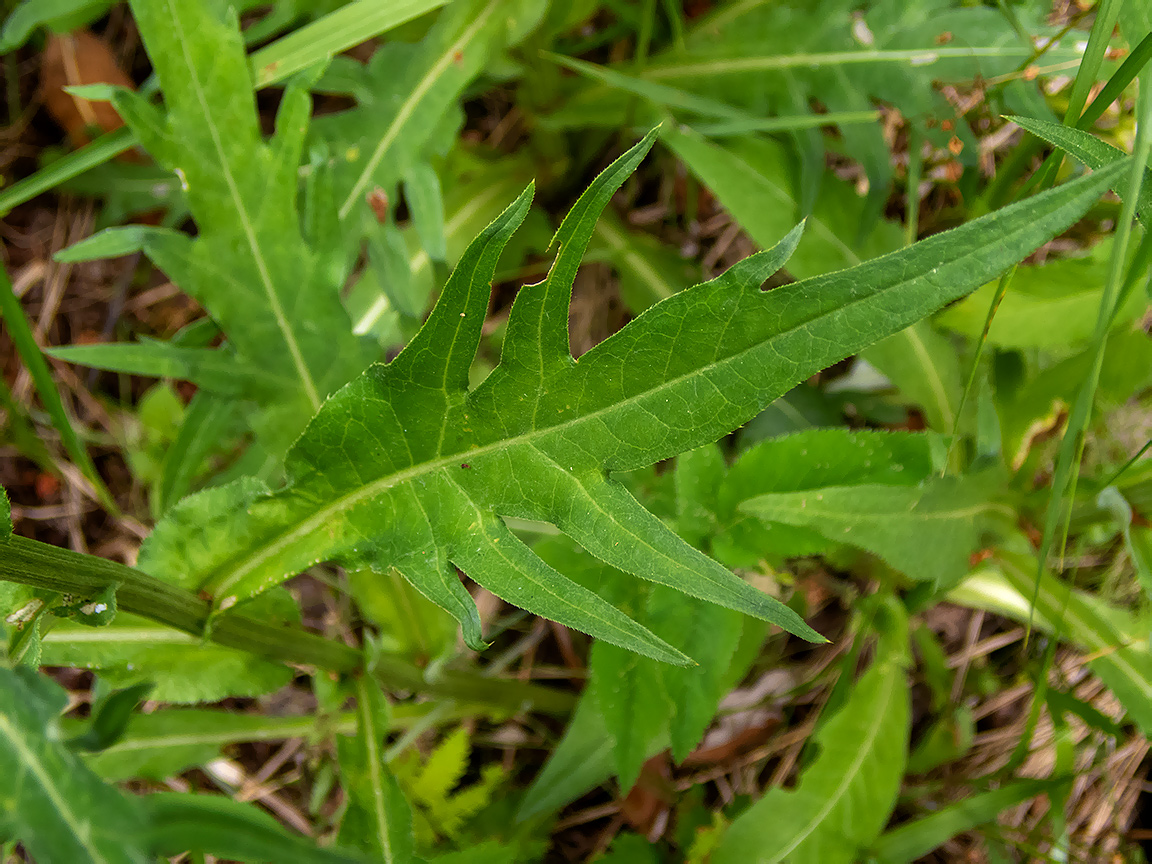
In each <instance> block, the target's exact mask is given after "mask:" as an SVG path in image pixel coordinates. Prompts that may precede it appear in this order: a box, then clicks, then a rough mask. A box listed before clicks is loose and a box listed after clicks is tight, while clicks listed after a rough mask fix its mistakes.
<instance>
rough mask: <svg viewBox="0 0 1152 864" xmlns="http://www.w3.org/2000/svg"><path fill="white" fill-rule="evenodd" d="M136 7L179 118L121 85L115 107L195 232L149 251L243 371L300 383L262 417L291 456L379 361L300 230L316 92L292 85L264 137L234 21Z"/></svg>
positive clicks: (206, 12)
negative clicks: (298, 439)
mask: <svg viewBox="0 0 1152 864" xmlns="http://www.w3.org/2000/svg"><path fill="white" fill-rule="evenodd" d="M132 10H133V14H134V17H135V20H136V22H137V24H138V25H139V27H140V32H141V35H142V36H143V39H144V44H145V47H146V48H147V49H148V52H149V56H150V57H151V59H152V64H153V68H154V69H155V72H156V75H157V77H158V78H159V81H160V84H161V87H162V89H163V92H164V101H165V107H166V109H167V112H168V113H167V115H161V114H160V113H159V111H158V110H157V109H156V108H155V107H154V106H152V105H151V104H150V103H148V102H147V101H145V100H144V99H143V97H141V96H138V95H136V94H134V93H131V92H129V91H125V90H121V91H118V92H117V94H116V97H115V99H114V105H115V107H116V108H117V110H118V111H119V112H120V114H121V116H123V117H124V120H125V122H126V123H127V124H128V126H129V127H131V129H132V131H133V132H134V133H135V135H136V136H137V138H138V140H139V141H140V142H141V144H143V145H144V147H145V148H146V149H147V150H148V152H149V153H150V154H151V155H152V156H153V157H154V158H155V159H156V161H157V162H158V163H160V164H161V165H162V166H164V167H166V168H168V169H169V170H172V171H174V172H175V173H176V175H177V176H178V177H179V179H180V183H181V185H182V187H183V188H184V192H185V196H186V198H187V201H188V205H189V209H190V211H191V213H192V216H193V218H194V219H195V221H196V226H197V235H196V237H195V239H192V238H189V237H187V236H185V235H182V234H179V233H177V232H172V231H160V230H151V231H147V232H146V233H145V236H144V240H143V249H144V252H145V253H146V254H147V255H148V256H149V258H150V259H151V260H152V261H153V263H155V264H156V265H157V266H158V267H161V268H162V269H163V270H164V271H165V272H166V273H167V274H168V275H169V276H170V277H171V278H172V279H173V281H174V282H176V284H178V285H179V286H180V287H181V288H182V289H183V290H184V291H185V292H187V293H188V294H190V295H191V296H192V297H194V298H195V299H196V300H197V301H198V302H200V303H201V304H202V305H203V306H204V307H205V308H206V309H207V310H208V311H209V313H210V314H211V316H212V318H213V319H214V320H215V321H216V322H217V323H218V324H219V325H220V327H221V329H222V330H223V331H224V333H225V335H226V336H227V337H228V342H229V345H230V346H231V347H232V348H233V349H234V350H235V352H236V356H237V360H238V362H239V363H240V364H241V365H246V366H250V367H253V368H262V369H265V370H268V371H270V372H272V373H273V374H274V375H283V376H286V377H289V378H290V379H291V381H292V384H291V386H289V387H281V388H279V389H278V392H276V393H275V395H274V398H269V396H268V394H266V393H265V394H261V393H257V394H255V395H257V396H263V398H262V399H260V400H259V401H261V402H262V403H263V404H264V405H266V406H269V407H275V408H276V412H274V413H276V421H275V422H265V423H263V424H261V423H259V422H257V423H254V428H255V429H256V430H257V431H258V432H259V433H261V437H262V438H263V440H264V441H266V442H267V445H268V449H269V450H270V451H271V452H272V453H277V452H283V450H284V449H286V448H287V445H288V444H289V443H290V442H291V440H292V439H293V438H294V437H295V436H296V434H298V432H299V430H300V429H301V428H302V427H303V424H304V422H305V420H306V418H307V417H308V416H309V415H310V414H311V413H312V412H314V411H315V410H316V409H317V408H318V407H319V406H320V404H321V402H323V400H324V398H325V397H326V396H327V395H328V394H329V393H330V392H332V391H333V390H335V389H336V388H337V387H339V386H340V385H342V384H344V383H345V382H346V381H347V380H348V379H349V378H351V377H352V376H353V375H355V374H356V373H357V372H359V371H360V370H361V369H363V368H364V366H365V365H367V363H368V362H369V360H370V359H371V356H372V355H371V353H370V350H369V348H368V346H367V345H366V343H363V342H361V341H360V340H359V339H357V337H356V336H354V335H353V333H352V331H351V324H350V321H349V319H348V315H347V313H346V312H345V311H344V308H343V306H342V304H341V302H340V297H339V288H340V287H341V286H340V285H339V284H336V283H335V282H333V281H332V279H331V275H332V274H331V273H330V271H329V270H328V269H327V268H325V267H323V266H321V259H320V256H319V255H318V254H317V251H316V250H314V249H312V248H311V247H310V246H309V245H308V244H307V243H306V242H305V240H304V238H303V237H302V235H301V229H300V219H299V215H298V209H297V201H296V197H297V186H298V168H299V163H300V153H301V148H302V146H303V141H304V136H305V134H306V131H307V127H308V114H309V112H310V100H309V97H308V94H307V92H306V90H305V89H304V84H303V82H300V81H296V82H294V83H292V84H290V85H289V86H288V87H287V89H286V91H285V94H284V99H283V101H282V102H281V104H280V108H279V111H278V114H277V118H276V133H275V134H274V135H273V137H272V139H271V141H270V142H269V143H265V142H264V140H263V136H262V134H261V130H260V126H259V122H258V117H257V114H256V106H255V99H254V95H253V91H252V84H251V78H250V77H249V73H248V63H247V58H246V56H245V54H244V46H243V43H242V42H241V38H240V33H239V30H238V28H237V25H236V21H235V18H234V16H232V17H221V16H220V15H218V14H216V12H214V11H212V10H211V9H210V8H209V6H208V5H207V4H202V3H177V2H174V0H135V2H133V3H132Z"/></svg>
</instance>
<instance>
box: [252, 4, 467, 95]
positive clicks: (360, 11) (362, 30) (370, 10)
mask: <svg viewBox="0 0 1152 864" xmlns="http://www.w3.org/2000/svg"><path fill="white" fill-rule="evenodd" d="M445 2H447V0H393V2H391V3H388V4H386V5H381V4H379V3H376V2H375V0H356V2H354V3H348V4H346V5H344V6H342V7H341V8H339V9H336V10H335V11H333V12H330V13H329V14H327V15H325V16H323V17H322V18H320V19H319V20H317V21H313V22H312V23H311V24H307V25H305V26H304V27H301V28H299V29H298V30H295V31H293V32H292V33H289V34H288V35H287V36H285V37H283V38H282V39H277V40H276V41H275V42H273V43H272V44H271V45H268V46H266V47H264V48H261V49H260V50H259V51H256V52H254V53H253V54H252V56H251V58H249V66H250V68H251V70H252V77H253V79H254V80H255V82H256V86H257V87H266V86H267V85H269V84H271V83H273V82H275V81H283V80H285V79H286V78H288V77H289V76H290V75H294V74H295V73H297V72H299V71H301V70H303V69H307V68H308V67H310V66H313V65H315V64H317V63H320V62H323V61H324V60H327V59H328V58H330V57H333V56H335V55H337V54H339V53H340V52H341V51H344V50H346V49H348V48H351V47H352V46H354V45H359V44H360V43H361V42H366V41H367V40H369V39H371V38H372V37H373V36H377V35H379V34H381V33H384V32H385V31H387V30H392V29H393V28H395V27H399V26H400V25H401V24H403V23H405V22H406V21H411V20H412V19H413V18H416V17H419V16H420V15H423V14H425V13H427V12H430V11H432V10H433V9H437V8H439V7H441V6H443V5H444V4H445Z"/></svg>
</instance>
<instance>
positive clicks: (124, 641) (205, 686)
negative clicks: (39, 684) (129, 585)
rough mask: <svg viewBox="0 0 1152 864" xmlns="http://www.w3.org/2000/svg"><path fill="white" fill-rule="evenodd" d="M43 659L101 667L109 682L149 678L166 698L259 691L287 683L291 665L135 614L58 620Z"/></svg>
mask: <svg viewBox="0 0 1152 864" xmlns="http://www.w3.org/2000/svg"><path fill="white" fill-rule="evenodd" d="M42 646H43V648H42V650H43V655H42V657H41V662H42V663H45V664H50V665H54V666H75V667H78V668H81V669H99V670H100V673H101V676H102V677H103V678H104V679H105V680H107V681H108V682H109V683H110V684H112V685H113V686H118V687H129V686H132V685H135V684H140V683H144V682H152V683H154V684H155V687H156V689H155V690H154V691H153V693H152V698H153V699H157V700H160V701H164V702H175V703H192V702H215V701H218V700H220V699H224V698H226V697H228V696H260V695H263V694H265V693H270V692H272V691H273V690H276V689H278V688H280V687H283V686H284V685H285V684H287V683H288V682H289V681H290V680H291V678H292V673H291V670H290V669H288V668H286V667H285V666H283V665H282V664H278V663H273V662H270V661H268V660H263V659H261V658H259V657H256V656H254V655H252V654H248V653H246V652H243V651H237V650H234V649H231V648H224V647H222V646H220V645H215V644H212V643H210V642H202V641H200V640H197V639H195V638H193V637H192V636H189V635H187V634H185V633H181V632H179V631H178V630H172V629H170V628H168V627H165V626H163V625H162V624H156V623H154V622H152V621H147V620H145V619H142V618H138V617H136V616H134V615H128V614H125V613H120V614H119V615H118V616H117V617H116V620H115V621H114V622H113V623H111V624H109V625H108V626H106V627H100V628H95V629H94V628H92V627H87V626H84V625H82V624H74V623H72V622H70V621H66V620H63V621H58V622H57V624H56V626H55V627H53V628H52V629H51V631H49V632H48V633H46V634H45V635H44V637H43V639H42Z"/></svg>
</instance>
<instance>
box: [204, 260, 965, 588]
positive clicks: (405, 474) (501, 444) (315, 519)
mask: <svg viewBox="0 0 1152 864" xmlns="http://www.w3.org/2000/svg"><path fill="white" fill-rule="evenodd" d="M979 254H980V253H979V250H976V251H973V252H968V253H966V254H964V255H961V256H959V257H957V258H955V259H952V260H948V261H944V262H940V263H937V264H936V268H934V269H938V268H939V267H941V266H947V265H954V264H958V263H961V262H963V261H964V260H966V259H968V258H972V257H977V256H978V255H979ZM875 260H877V261H879V260H882V259H875ZM923 275H924V273H923V272H920V273H918V274H916V275H914V276H912V277H911V278H908V279H902V280H899V281H896V282H892V283H890V284H889V285H887V286H886V287H884V288H882V289H880V290H879V291H874V292H872V293H870V294H867V295H865V296H863V297H859V298H857V299H853V300H851V301H849V302H848V303H845V304H844V305H842V306H839V307H837V308H836V309H833V310H830V311H828V312H822V313H820V314H818V315H815V316H814V317H811V318H808V319H806V320H804V321H802V322H800V323H798V324H796V325H794V326H793V327H792V328H790V329H788V330H781V331H778V332H777V333H775V334H773V335H772V336H770V337H769V338H768V339H765V340H763V341H760V342H757V343H755V344H753V345H750V346H749V347H747V348H744V349H742V350H741V351H737V352H735V353H732V354H728V355H726V356H725V357H723V358H722V359H720V360H717V361H712V362H711V363H707V364H703V365H700V366H697V367H696V368H695V369H693V370H691V371H689V372H686V373H685V374H683V375H678V376H677V377H675V378H672V379H669V380H666V381H663V382H661V383H660V384H658V385H656V386H655V387H652V388H650V389H648V390H644V391H642V392H639V393H636V394H634V395H632V396H629V397H627V398H626V399H623V400H621V401H618V402H613V403H612V404H610V405H605V406H604V407H602V408H598V409H596V410H595V411H591V412H589V413H588V414H582V415H580V416H578V417H573V418H572V419H570V420H565V421H563V422H561V423H557V424H556V425H554V426H547V427H544V428H541V429H532V430H529V431H528V432H525V433H522V434H520V435H517V436H515V437H512V438H502V439H500V440H499V441H494V442H492V443H491V444H485V445H482V446H479V447H473V448H471V449H469V450H462V451H458V452H455V453H451V454H448V455H446V456H442V457H440V458H438V459H433V460H430V461H427V462H422V463H419V464H417V465H412V466H410V467H408V468H405V469H403V470H401V471H397V472H395V473H393V474H389V475H388V476H386V477H381V478H379V479H377V480H373V481H372V482H370V483H365V484H364V485H363V486H360V487H359V488H357V489H354V490H352V491H351V492H348V493H345V494H344V495H341V496H340V497H339V498H336V499H335V500H334V501H332V502H331V503H330V504H328V505H326V506H324V507H321V508H320V509H318V510H316V511H315V512H314V513H313V515H312V516H310V517H308V518H306V519H304V520H301V521H300V522H299V523H297V525H296V527H295V528H293V529H291V530H289V531H286V532H284V533H282V534H280V535H278V537H277V538H276V540H274V541H273V542H271V543H268V544H267V545H265V546H263V547H261V548H260V549H259V550H257V551H256V552H255V553H253V554H252V555H250V556H248V558H247V559H245V560H244V561H242V562H241V563H240V564H239V565H238V566H237V567H236V568H234V569H233V570H232V571H231V572H230V573H229V575H228V576H227V577H226V578H223V579H219V580H212V581H215V582H216V585H217V589H216V592H215V594H216V602H217V604H218V606H217V608H228V607H230V606H231V605H232V604H233V603H236V602H238V601H239V600H240V598H239V597H228V596H227V594H228V591H229V590H230V589H231V587H232V586H233V585H235V584H236V583H237V582H239V581H240V580H241V579H243V578H244V577H245V576H246V575H247V574H248V573H250V572H251V571H253V570H255V569H256V568H258V567H260V566H261V565H262V564H263V563H264V562H265V561H267V560H268V559H270V558H272V557H273V556H275V555H277V554H279V553H280V552H281V551H282V550H283V549H285V548H287V547H289V546H290V545H291V544H293V543H295V542H296V541H298V540H299V539H301V538H303V537H307V536H308V535H309V534H311V533H312V532H313V531H315V530H318V529H319V528H320V526H322V525H323V524H325V523H326V522H328V521H329V520H330V519H332V518H333V517H335V516H337V515H339V514H340V513H342V512H344V511H345V510H349V509H351V508H352V507H354V506H356V505H357V504H359V503H360V502H361V501H363V500H365V499H367V498H371V497H372V496H374V495H377V494H379V493H381V492H384V491H386V490H388V489H391V488H392V487H393V486H397V485H399V484H401V483H404V482H405V481H408V480H412V479H414V478H416V477H419V476H420V475H422V474H426V473H427V474H431V473H432V472H434V471H438V470H441V469H443V468H446V467H448V466H449V465H451V464H452V463H453V462H454V461H455V460H456V459H458V458H459V456H460V454H461V453H467V454H468V455H469V456H470V457H476V456H484V455H487V454H489V453H496V452H499V451H501V450H504V449H507V448H509V447H513V446H516V445H518V444H525V443H531V442H532V441H534V440H535V439H537V438H540V437H542V436H544V435H552V434H554V433H557V432H562V431H563V430H564V429H567V428H570V427H572V426H576V425H578V424H582V423H585V422H588V421H590V420H594V419H595V418H597V417H600V416H603V415H605V414H608V413H610V412H612V411H617V410H619V409H621V408H622V407H626V406H627V405H629V404H632V403H635V402H639V401H641V400H644V399H648V398H650V397H651V396H653V395H656V394H659V393H660V392H661V391H663V390H666V389H670V388H673V387H675V386H677V385H679V384H680V383H681V382H683V381H686V380H689V379H691V378H694V377H697V376H699V375H701V374H703V373H705V372H707V371H710V370H712V369H716V368H718V367H722V366H724V365H726V364H729V363H732V362H735V361H736V360H738V359H739V358H741V357H743V356H744V355H745V354H747V353H748V352H750V351H755V350H758V349H759V348H761V347H763V345H764V344H766V343H767V342H768V341H771V340H775V339H778V338H780V337H782V336H786V335H788V334H790V333H794V332H796V331H799V330H802V329H803V328H805V327H807V326H809V325H811V324H813V323H815V322H817V321H820V320H821V319H824V318H828V317H831V316H833V315H837V314H840V313H843V312H844V310H846V309H849V308H851V307H853V306H856V305H858V304H861V303H867V302H870V301H873V300H875V299H876V298H877V297H880V296H882V295H883V294H885V293H887V292H890V291H893V290H897V289H899V288H901V287H903V286H904V285H907V284H909V283H912V282H914V281H916V280H918V279H920V278H922V277H923ZM795 284H802V283H795ZM229 601H231V602H229Z"/></svg>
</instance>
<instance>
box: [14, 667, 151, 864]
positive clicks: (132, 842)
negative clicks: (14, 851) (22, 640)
mask: <svg viewBox="0 0 1152 864" xmlns="http://www.w3.org/2000/svg"><path fill="white" fill-rule="evenodd" d="M66 701H67V700H66V698H65V694H64V692H63V691H62V690H61V689H60V688H59V686H58V685H56V684H55V682H52V681H50V680H49V679H47V678H42V677H41V676H39V675H38V674H37V673H36V672H34V671H31V670H26V669H25V670H17V671H13V670H11V669H5V668H0V776H3V777H4V788H3V790H2V791H0V813H3V814H4V815H3V820H2V824H3V825H4V827H5V828H7V829H9V830H11V831H12V832H13V833H14V836H15V838H16V839H19V840H20V841H21V842H22V843H23V844H24V847H25V849H27V851H28V852H29V853H30V854H31V855H33V856H35V858H36V859H37V860H39V861H45V862H56V861H61V862H63V861H68V862H76V864H143V862H145V861H146V860H147V858H146V856H145V854H144V851H143V850H142V849H141V848H140V845H139V843H140V834H141V829H142V827H143V822H142V819H141V817H140V814H139V812H138V811H137V809H136V806H135V802H133V801H131V800H129V799H128V798H125V797H124V796H123V795H121V794H120V792H119V791H118V790H116V789H114V788H112V787H109V786H106V785H105V784H104V783H102V782H101V781H100V780H99V778H97V777H96V775H95V774H93V773H92V771H91V770H90V769H88V768H87V767H86V766H85V765H84V764H83V763H82V762H81V761H80V759H79V757H78V756H76V754H74V753H73V752H71V751H70V750H68V749H67V748H66V747H65V746H64V744H63V743H62V742H61V740H60V736H59V730H58V729H57V722H58V718H57V714H58V713H59V711H60V710H62V708H63V707H64V704H65V703H66Z"/></svg>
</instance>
